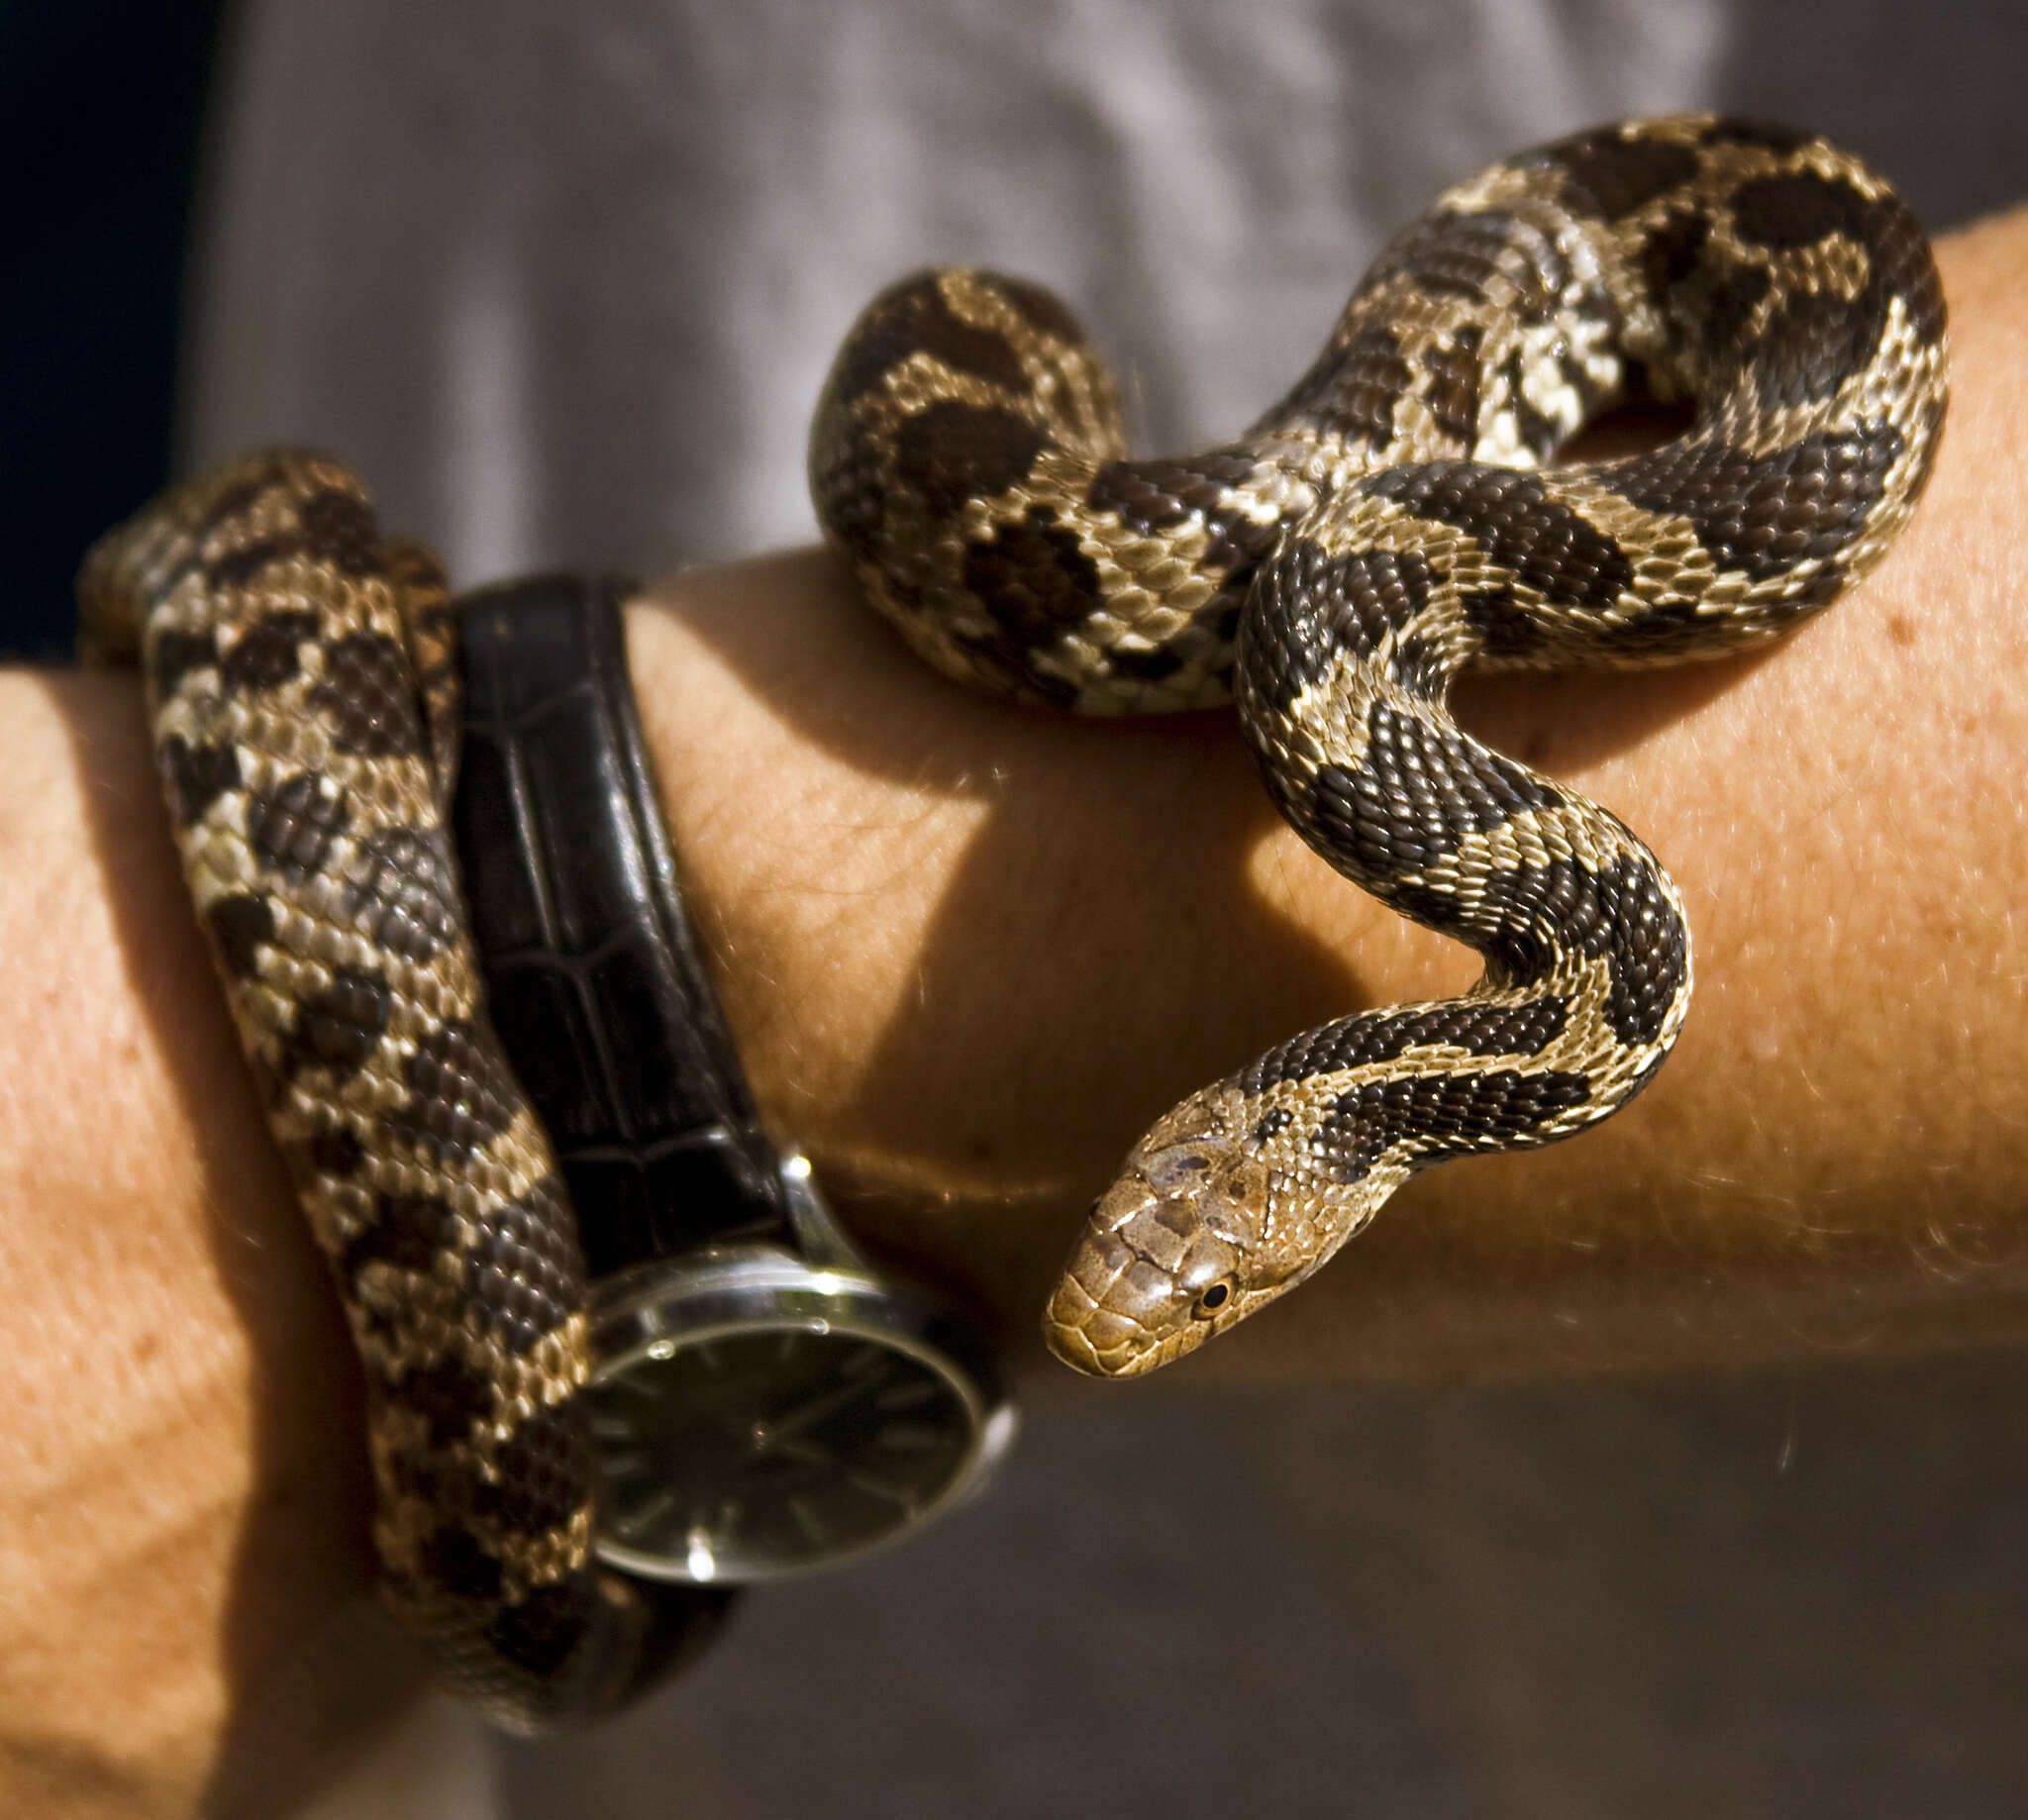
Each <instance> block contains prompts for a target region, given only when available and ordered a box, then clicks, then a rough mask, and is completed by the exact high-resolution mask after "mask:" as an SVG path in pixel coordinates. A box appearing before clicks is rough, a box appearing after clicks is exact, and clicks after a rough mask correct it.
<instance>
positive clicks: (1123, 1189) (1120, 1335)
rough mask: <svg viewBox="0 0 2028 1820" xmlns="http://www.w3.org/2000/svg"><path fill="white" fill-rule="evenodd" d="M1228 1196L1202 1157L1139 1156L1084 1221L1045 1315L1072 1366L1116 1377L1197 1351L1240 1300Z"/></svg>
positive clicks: (1046, 1329) (1179, 1153)
mask: <svg viewBox="0 0 2028 1820" xmlns="http://www.w3.org/2000/svg"><path fill="white" fill-rule="evenodd" d="M1220 1198H1221V1197H1220V1195H1219V1193H1218V1190H1217V1188H1216V1186H1215V1182H1214V1171H1213V1170H1212V1169H1211V1168H1210V1166H1209V1163H1208V1162H1207V1161H1206V1160H1205V1159H1204V1158H1203V1157H1202V1156H1201V1154H1198V1153H1195V1152H1192V1151H1186V1150H1184V1149H1182V1148H1180V1147H1179V1148H1178V1149H1176V1150H1172V1151H1164V1152H1157V1153H1155V1154H1154V1155H1152V1156H1139V1155H1137V1156H1136V1157H1135V1158H1134V1159H1132V1160H1130V1163H1129V1166H1128V1167H1127V1169H1126V1170H1125V1171H1124V1172H1123V1173H1122V1174H1121V1175H1120V1177H1119V1179H1118V1180H1117V1181H1115V1182H1114V1183H1113V1185H1112V1186H1111V1187H1110V1188H1109V1189H1107V1190H1106V1192H1105V1193H1104V1194H1103V1195H1101V1196H1100V1197H1099V1200H1098V1202H1097V1204H1096V1205H1094V1206H1093V1208H1092V1210H1091V1213H1090V1215H1089V1216H1088V1217H1087V1219H1086V1220H1085V1223H1084V1231H1083V1234H1082V1235H1081V1236H1080V1238H1079V1239H1078V1242H1077V1245H1076V1248H1075V1249H1074V1250H1073V1251H1072V1253H1071V1255H1070V1261H1069V1264H1067V1266H1066V1267H1065V1271H1064V1274H1063V1275H1062V1277H1061V1278H1059V1280H1058V1283H1057V1287H1056V1292H1055V1293H1054V1294H1053V1295H1052V1296H1051V1298H1050V1305H1049V1309H1048V1311H1047V1313H1046V1314H1045V1315H1044V1318H1043V1333H1044V1336H1045V1338H1046V1339H1047V1340H1048V1342H1049V1346H1050V1350H1051V1351H1052V1352H1054V1353H1055V1354H1056V1355H1057V1357H1058V1358H1059V1359H1061V1360H1063V1361H1064V1363H1065V1365H1071V1366H1073V1367H1075V1368H1076V1369H1077V1370H1080V1371H1089V1372H1095V1373H1099V1374H1101V1375H1104V1376H1107V1377H1129V1376H1134V1375H1137V1374H1139V1373H1140V1372H1143V1371H1150V1370H1153V1369H1154V1368H1155V1367H1156V1366H1157V1365H1166V1364H1167V1363H1168V1362H1169V1361H1170V1360H1172V1359H1177V1358H1180V1357H1181V1356H1182V1355H1183V1354H1184V1353H1187V1352H1190V1351H1193V1350H1194V1349H1195V1348H1196V1347H1197V1346H1199V1345H1200V1344H1201V1343H1202V1342H1203V1341H1205V1340H1206V1339H1208V1338H1209V1337H1210V1336H1211V1334H1212V1333H1213V1332H1215V1331H1216V1329H1217V1327H1218V1326H1220V1325H1223V1323H1222V1322H1220V1321H1218V1320H1217V1318H1216V1317H1217V1315H1218V1313H1219V1311H1220V1310H1221V1309H1225V1308H1232V1307H1234V1306H1236V1304H1237V1301H1238V1286H1239V1277H1238V1271H1239V1262H1240V1260H1239V1255H1238V1251H1237V1248H1236V1247H1235V1246H1234V1244H1233V1243H1232V1242H1231V1240H1230V1239H1228V1238H1227V1237H1225V1236H1224V1235H1223V1234H1221V1233H1220V1231H1219V1230H1218V1229H1217V1228H1218V1225H1219V1224H1221V1223H1223V1222H1220V1221H1218V1220H1216V1219H1215V1218H1214V1217H1212V1216H1213V1215H1214V1214H1215V1213H1216V1212H1217V1211H1218V1209H1214V1208H1213V1207H1212V1206H1211V1205H1210V1204H1209V1203H1211V1202H1213V1201H1217V1200H1219V1199H1220Z"/></svg>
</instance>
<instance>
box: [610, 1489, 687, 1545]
mask: <svg viewBox="0 0 2028 1820" xmlns="http://www.w3.org/2000/svg"><path fill="white" fill-rule="evenodd" d="M675 1501H676V1494H675V1493H674V1492H673V1491H669V1490H661V1491H658V1492H657V1493H656V1494H655V1496H654V1497H652V1498H650V1499H649V1500H648V1502H647V1503H645V1504H643V1505H641V1506H640V1507H639V1508H638V1509H635V1510H630V1511H628V1513H627V1514H626V1515H625V1516H624V1517H621V1518H619V1519H618V1520H617V1521H616V1522H615V1523H614V1524H613V1529H614V1531H615V1532H616V1533H617V1534H619V1535H622V1536H628V1537H634V1536H639V1535H640V1534H641V1532H642V1531H643V1530H645V1529H648V1528H650V1527H652V1526H653V1525H655V1524H657V1523H659V1522H660V1521H661V1520H662V1518H663V1517H665V1516H667V1515H668V1513H669V1509H670V1507H671V1506H672V1505H673V1504H674V1503H675Z"/></svg>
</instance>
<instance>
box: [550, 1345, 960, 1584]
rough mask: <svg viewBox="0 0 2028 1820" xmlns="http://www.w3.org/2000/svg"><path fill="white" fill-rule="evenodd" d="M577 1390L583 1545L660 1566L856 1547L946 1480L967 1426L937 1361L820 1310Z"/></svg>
mask: <svg viewBox="0 0 2028 1820" xmlns="http://www.w3.org/2000/svg"><path fill="white" fill-rule="evenodd" d="M590 1397H591V1429H592V1436H593V1439H594V1441H595V1442H596V1444H597V1447H598V1453H599V1464H600V1470H601V1473H602V1475H603V1478H604V1488H603V1495H602V1503H601V1514H600V1521H599V1536H598V1552H599V1553H600V1555H602V1556H603V1557H604V1558H605V1559H606V1560H607V1561H609V1562H611V1563H612V1564H613V1565H614V1566H615V1567H622V1568H626V1569H629V1570H631V1571H633V1572H636V1573H646V1574H651V1575H654V1576H656V1577H659V1578H667V1579H689V1580H733V1581H738V1580H743V1579H760V1578H766V1577H768V1576H770V1575H772V1574H777V1573H786V1572H793V1571H795V1570H796V1569H797V1568H799V1567H818V1566H822V1565H824V1564H825V1563H828V1562H830V1561H832V1560H834V1559H836V1558H837V1557H839V1556H842V1555H847V1554H854V1553H858V1552H859V1551H861V1550H862V1549H867V1548H871V1547H873V1546H874V1545H875V1544H877V1543H879V1542H881V1541H884V1540H886V1539H887V1538H888V1537H890V1536H892V1535H895V1534H897V1533H899V1532H900V1531H902V1530H904V1529H907V1528H909V1527H911V1526H912V1525H913V1524H914V1523H915V1521H916V1520H917V1519H918V1518H919V1517H921V1516H922V1515H924V1514H925V1513H927V1512H928V1511H929V1510H930V1509H931V1507H932V1506H934V1505H935V1504H936V1503H937V1502H938V1500H939V1499H940V1498H941V1497H942V1496H943V1495H944V1494H945V1493H946V1492H947V1491H949V1490H950V1489H951V1487H952V1485H953V1484H954V1482H955V1481H956V1480H957V1478H958V1477H959V1475H960V1474H961V1473H962V1472H963V1470H964V1468H965V1466H966V1464H967V1462H968V1461H969V1459H970V1457H971V1454H972V1449H973V1441H974V1427H975V1424H974V1418H973V1414H972V1410H971V1406H970V1404H969V1402H968V1401H967V1400H966V1398H965V1397H964V1396H963V1393H962V1392H961V1391H960V1389H959V1387H958V1386H957V1385H956V1384H955V1383H954V1382H952V1380H951V1379H950V1378H948V1377H946V1376H945V1375H944V1373H943V1372H941V1371H939V1370H938V1369H936V1368H935V1367H934V1366H933V1365H930V1364H928V1363H927V1362H926V1361H925V1360H923V1359H920V1358H918V1357H917V1356H916V1355H915V1354H913V1353H910V1352H904V1351H902V1350H900V1349H899V1348H897V1347H895V1346H893V1345H891V1344H885V1343H882V1342H880V1341H877V1340H873V1339H868V1338H866V1337H865V1336H863V1335H862V1334H858V1333H853V1332H849V1331H841V1330H840V1329H838V1328H836V1327H832V1326H828V1325H826V1324H824V1323H822V1322H803V1323H798V1324H796V1325H792V1326H778V1327H771V1328H760V1329H758V1330H757V1329H751V1328H750V1329H743V1330H741V1331H739V1332H732V1333H720V1334H718V1335H715V1336H711V1337H702V1338H698V1339H695V1340H689V1341H684V1342H680V1343H676V1344H673V1345H669V1344H664V1345H661V1346H658V1347H657V1348H655V1349H654V1350H653V1351H652V1352H650V1353H648V1354H646V1355H641V1356H638V1357H636V1358H635V1359H633V1360H631V1361H629V1362H627V1363H626V1364H624V1365H621V1366H620V1367H619V1368H618V1369H616V1370H614V1371H613V1372H612V1373H611V1374H610V1375H607V1376H605V1377H603V1378H602V1379H601V1380H600V1381H599V1382H597V1383H595V1384H594V1385H593V1386H592V1387H591V1390H590Z"/></svg>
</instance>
